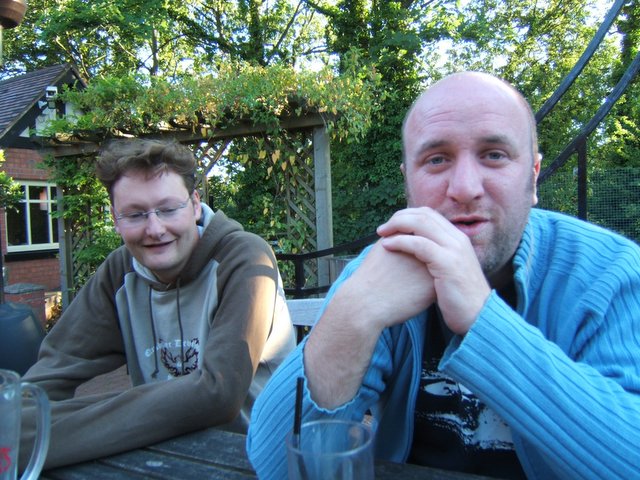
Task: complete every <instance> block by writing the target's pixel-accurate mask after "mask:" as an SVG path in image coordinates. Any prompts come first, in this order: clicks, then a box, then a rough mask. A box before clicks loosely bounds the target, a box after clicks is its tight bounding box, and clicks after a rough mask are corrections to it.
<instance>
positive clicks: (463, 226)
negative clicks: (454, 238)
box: [450, 216, 488, 236]
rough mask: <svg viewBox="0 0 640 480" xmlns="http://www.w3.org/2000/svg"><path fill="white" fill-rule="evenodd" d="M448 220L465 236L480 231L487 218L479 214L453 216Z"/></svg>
mask: <svg viewBox="0 0 640 480" xmlns="http://www.w3.org/2000/svg"><path fill="white" fill-rule="evenodd" d="M450 222H451V223H452V224H453V225H454V226H455V227H456V228H457V229H458V230H460V231H461V232H463V233H465V234H466V235H467V236H473V235H477V234H478V233H479V232H480V230H481V229H482V228H483V226H484V225H485V224H486V223H487V222H488V220H487V219H486V218H484V217H479V216H464V217H454V218H452V219H450Z"/></svg>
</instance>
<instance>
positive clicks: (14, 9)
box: [0, 0, 27, 29]
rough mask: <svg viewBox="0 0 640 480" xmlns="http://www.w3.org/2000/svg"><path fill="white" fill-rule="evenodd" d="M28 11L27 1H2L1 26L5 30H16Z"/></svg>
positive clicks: (0, 3) (0, 0)
mask: <svg viewBox="0 0 640 480" xmlns="http://www.w3.org/2000/svg"><path fill="white" fill-rule="evenodd" d="M26 11H27V1H26V0H0V24H1V25H2V27H3V28H7V29H8V28H15V27H17V26H18V25H20V23H21V22H22V19H23V18H24V14H25V13H26Z"/></svg>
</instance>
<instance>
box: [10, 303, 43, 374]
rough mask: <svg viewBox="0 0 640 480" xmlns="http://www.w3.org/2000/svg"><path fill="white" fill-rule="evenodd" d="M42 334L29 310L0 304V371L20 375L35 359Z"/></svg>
mask: <svg viewBox="0 0 640 480" xmlns="http://www.w3.org/2000/svg"><path fill="white" fill-rule="evenodd" d="M44 336H45V331H44V328H42V325H41V324H40V322H39V321H38V319H37V318H36V315H35V314H34V313H33V310H32V309H31V307H29V306H27V305H24V304H21V303H14V302H7V303H3V304H0V368H2V369H6V370H13V371H14V372H16V373H18V374H19V375H24V374H25V372H26V371H27V370H29V367H31V365H33V364H34V363H35V362H36V360H37V359H38V350H39V349H40V344H41V343H42V340H43V339H44Z"/></svg>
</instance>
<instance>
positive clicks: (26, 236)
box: [5, 182, 59, 253]
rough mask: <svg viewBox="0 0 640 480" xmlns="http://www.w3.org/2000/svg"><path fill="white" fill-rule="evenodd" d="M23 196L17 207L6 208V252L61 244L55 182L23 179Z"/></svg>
mask: <svg viewBox="0 0 640 480" xmlns="http://www.w3.org/2000/svg"><path fill="white" fill-rule="evenodd" d="M20 183H21V184H22V185H21V190H22V195H23V199H22V200H21V201H20V204H19V205H18V206H17V208H16V209H12V208H8V209H6V214H5V215H6V226H7V253H12V252H31V251H37V250H51V249H54V248H58V246H59V245H58V221H57V219H55V218H52V217H51V212H55V211H56V192H57V188H56V186H55V185H52V184H48V183H45V182H20Z"/></svg>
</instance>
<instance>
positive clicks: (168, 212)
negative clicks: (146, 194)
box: [158, 207, 178, 215]
mask: <svg viewBox="0 0 640 480" xmlns="http://www.w3.org/2000/svg"><path fill="white" fill-rule="evenodd" d="M177 211H178V208H177V207H171V208H159V209H158V212H160V214H161V215H171V214H172V213H175V212H177Z"/></svg>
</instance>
